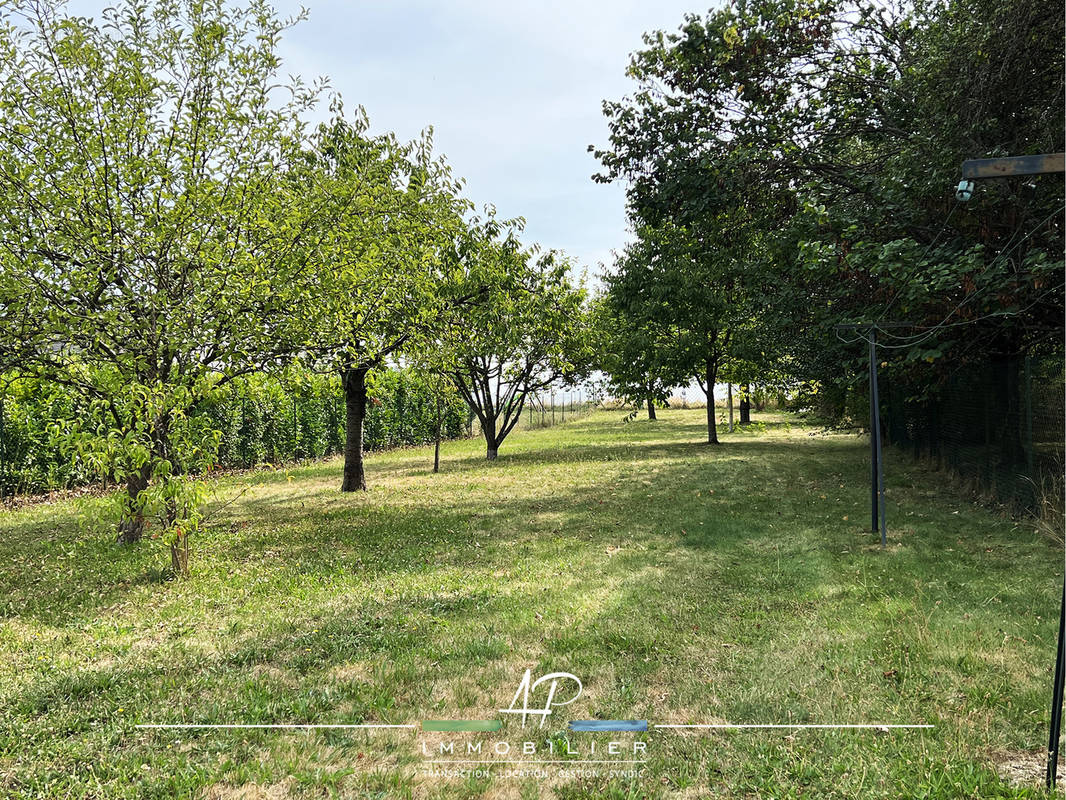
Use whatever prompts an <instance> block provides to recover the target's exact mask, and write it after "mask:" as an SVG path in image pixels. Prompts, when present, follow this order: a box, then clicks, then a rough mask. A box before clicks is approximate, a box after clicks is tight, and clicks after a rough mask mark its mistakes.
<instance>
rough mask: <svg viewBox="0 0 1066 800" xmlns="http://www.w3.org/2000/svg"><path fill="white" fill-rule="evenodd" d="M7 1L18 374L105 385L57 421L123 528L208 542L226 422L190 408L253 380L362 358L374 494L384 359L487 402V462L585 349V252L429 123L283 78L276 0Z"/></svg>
mask: <svg viewBox="0 0 1066 800" xmlns="http://www.w3.org/2000/svg"><path fill="white" fill-rule="evenodd" d="M0 9H2V10H0V14H2V16H0V373H2V374H4V375H6V376H9V377H10V376H15V377H31V378H34V379H37V380H46V381H49V382H53V383H55V384H56V385H60V386H64V387H67V388H68V389H69V390H70V391H72V392H75V393H77V394H79V395H80V396H82V397H84V398H85V400H86V401H87V402H89V403H91V405H92V413H87V414H86V415H85V416H84V418H83V422H81V423H79V424H74V425H68V426H65V428H66V429H64V430H56V431H54V434H55V436H56V437H58V438H59V439H61V440H62V442H63V444H64V447H65V452H68V453H69V454H70V458H72V459H78V460H79V462H80V463H84V464H90V465H91V466H92V467H93V468H94V469H95V470H96V471H97V472H98V473H99V474H101V475H106V476H109V477H110V478H111V479H113V480H116V481H118V482H120V483H121V485H123V486H124V488H125V491H124V492H121V493H120V494H119V496H118V500H117V502H118V503H119V504H120V513H119V517H120V520H119V522H118V538H119V541H121V542H127V543H128V542H136V541H138V540H139V539H140V538H141V537H142V535H143V533H144V530H145V526H146V524H149V523H153V524H158V525H159V526H160V527H161V528H162V529H163V530H164V531H165V533H166V536H167V537H168V539H169V541H170V542H171V543H172V548H173V550H174V553H175V558H176V559H178V556H179V555H180V554H181V553H182V552H187V538H186V537H187V536H188V535H189V533H190V532H192V531H194V530H196V528H197V526H198V525H199V524H200V521H201V519H202V511H201V508H202V506H203V502H204V499H205V495H204V492H205V487H204V484H203V483H202V482H199V481H197V480H194V479H193V478H191V477H190V473H194V472H196V471H198V470H200V469H203V468H207V467H209V466H210V465H211V464H212V463H214V462H215V460H216V448H217V441H218V436H217V431H212V430H210V429H205V428H204V427H203V426H196V425H190V424H189V415H190V412H191V411H192V410H193V409H196V408H199V407H202V406H203V405H204V404H205V403H208V404H209V403H210V402H211V401H212V399H213V398H216V397H218V396H219V395H220V393H222V392H223V390H224V389H226V387H227V385H228V384H230V383H231V382H233V381H235V380H237V379H238V378H241V377H242V376H248V375H252V374H254V373H257V372H261V371H275V370H281V369H288V368H292V365H293V364H296V365H298V366H299V367H300V368H301V369H303V370H306V371H309V372H314V373H323V374H335V375H339V376H340V379H341V384H342V386H343V393H344V403H345V444H344V455H345V459H344V475H343V481H342V483H341V489H342V490H343V491H354V490H365V489H366V486H367V484H366V475H365V471H364V467H363V428H364V422H365V420H366V415H367V403H368V397H369V395H368V386H370V385H371V383H372V381H373V376H374V372H375V370H378V369H380V368H382V367H383V366H384V365H386V364H387V363H390V362H397V361H402V362H403V363H405V364H407V365H408V366H411V367H414V368H417V369H419V370H420V371H422V372H424V373H425V374H426V375H431V376H436V379H437V380H438V381H439V386H440V390H439V391H440V393H441V403H439V404H438V409H439V408H440V407H441V405H442V404H443V403H444V401H445V394H444V393H445V392H446V391H452V392H457V393H458V394H459V395H460V396H461V397H462V398H463V399H465V400H466V402H467V403H468V404H469V405H470V408H471V409H472V410H473V412H474V413H475V414H476V415H477V417H478V419H479V420H480V422H481V429H482V431H483V433H484V436H485V443H486V452H487V456H488V458H490V459H492V458H495V457H496V454H497V451H498V449H499V447H500V444H501V443H502V442H503V440H504V439H505V438H506V436H507V434H508V433H509V432H510V431H511V430H512V429H513V427H514V425H515V424H516V422H517V420H518V418H519V416H520V414H521V411H522V408H523V405H524V404H525V402H526V399H527V397H528V396H529V394H530V393H531V392H534V391H536V390H538V389H539V388H542V387H544V386H546V385H548V384H549V383H552V382H553V381H558V380H566V379H568V378H572V377H573V376H575V375H577V374H579V373H580V371H581V370H582V369H583V368H584V367H585V366H586V364H587V363H588V360H589V355H590V353H589V344H588V342H589V338H588V326H587V323H586V321H585V316H584V293H583V290H582V289H580V288H579V287H577V286H575V285H574V284H573V283H572V280H571V277H570V272H571V269H572V267H573V266H574V265H573V264H571V263H570V262H569V261H568V260H567V259H566V258H565V257H563V256H561V255H560V254H559V253H556V252H546V253H541V252H539V251H538V250H537V248H535V247H530V246H527V245H524V244H523V243H522V242H521V241H520V239H519V236H520V234H521V232H522V221H521V220H520V219H514V220H502V219H498V218H497V217H496V215H495V212H494V210H493V209H491V208H489V209H487V210H486V211H485V212H484V213H481V214H475V213H474V209H473V208H472V206H471V203H470V202H469V201H468V200H466V199H465V198H464V197H463V195H462V193H461V192H462V184H461V181H460V180H458V179H457V178H456V177H455V176H453V175H452V173H451V171H450V169H449V167H448V166H447V164H446V163H445V162H444V160H443V159H441V158H440V157H438V156H436V155H435V154H434V152H433V148H432V140H431V137H430V135H429V134H428V133H427V134H425V135H423V136H422V137H421V138H419V139H417V140H416V141H413V142H401V141H399V140H398V139H397V138H396V137H395V136H393V135H372V134H371V133H370V131H369V128H368V123H367V119H366V117H365V115H364V114H363V113H362V111H361V110H360V111H358V112H355V113H349V112H348V111H347V110H346V109H345V107H344V105H343V103H342V102H341V99H340V98H339V97H337V96H336V95H331V94H329V93H328V87H327V86H326V85H325V84H324V83H321V82H320V83H315V84H312V85H307V84H305V83H303V82H301V81H300V80H299V79H290V80H289V81H287V82H285V81H282V80H281V78H279V75H281V74H282V65H281V62H280V60H279V57H278V43H279V39H280V37H281V36H282V34H283V33H284V32H285V31H286V29H287V28H288V27H289V26H291V25H293V24H296V23H298V22H299V18H295V19H288V20H282V19H280V18H279V17H278V16H277V15H276V14H275V12H274V11H273V10H272V9H271V8H270V7H269V6H268V5H267V4H266V3H265V2H262V1H261V0H250V2H249V3H248V4H247V5H237V6H235V5H233V4H231V3H228V2H225V0H206V1H205V2H204V1H201V0H147V1H145V0H121V2H119V3H118V5H117V6H116V7H114V8H112V9H109V10H107V11H106V12H104V13H103V15H102V18H101V19H100V20H99V21H94V20H91V19H86V18H80V17H74V16H69V15H67V14H66V13H65V12H64V9H63V6H62V5H58V4H54V3H52V2H50V1H45V0H14V2H10V3H6V4H4V5H3V6H2V7H0ZM327 100H328V114H327V115H326V116H327V121H326V122H323V123H320V124H311V123H310V122H309V119H310V118H311V116H312V114H313V113H314V112H315V110H316V108H317V106H318V105H319V104H321V103H323V102H324V101H327ZM448 387H450V389H449V388H448ZM438 418H439V414H438ZM101 420H103V422H101ZM89 421H92V422H91V424H90V422H89ZM177 464H181V465H183V466H184V470H182V471H181V473H180V474H179V470H177V469H176V468H175V467H176V465H177ZM179 560H180V559H179ZM175 563H176V564H178V560H176V562H175ZM180 566H181V567H182V568H183V567H184V564H183V562H182V564H181V565H180Z"/></svg>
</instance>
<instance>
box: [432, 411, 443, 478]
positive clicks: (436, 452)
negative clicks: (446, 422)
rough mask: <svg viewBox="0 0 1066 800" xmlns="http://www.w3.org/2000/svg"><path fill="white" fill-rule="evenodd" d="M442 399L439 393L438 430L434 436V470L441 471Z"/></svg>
mask: <svg viewBox="0 0 1066 800" xmlns="http://www.w3.org/2000/svg"><path fill="white" fill-rule="evenodd" d="M442 413H443V412H442V409H441V399H440V395H439V394H438V395H437V431H436V435H435V436H434V438H433V471H434V472H440V429H441V416H442Z"/></svg>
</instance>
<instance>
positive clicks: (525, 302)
mask: <svg viewBox="0 0 1066 800" xmlns="http://www.w3.org/2000/svg"><path fill="white" fill-rule="evenodd" d="M496 233H497V229H492V230H490V231H489V235H486V236H483V237H482V238H481V240H480V241H479V243H478V246H477V247H476V249H474V250H472V251H471V252H470V253H469V257H468V261H467V270H466V272H465V274H464V276H463V279H462V281H460V283H459V284H458V285H457V286H456V287H455V288H453V291H456V290H458V292H459V293H460V295H461V296H476V297H477V298H478V302H477V303H476V304H473V305H469V306H467V307H465V308H464V309H463V311H462V313H461V317H460V318H461V320H462V322H461V324H459V325H453V326H450V327H449V328H447V329H445V334H446V335H447V339H446V341H444V342H443V343H442V344H443V347H444V348H445V349H446V351H447V353H448V356H447V361H448V364H449V367H448V369H447V372H448V376H449V377H450V378H451V380H452V382H453V383H454V385H455V387H456V389H457V390H458V392H459V394H460V395H461V396H462V397H463V399H464V400H465V401H466V402H467V404H468V405H469V406H470V409H471V410H472V411H473V413H474V414H475V415H476V417H477V419H478V421H479V422H480V423H481V433H482V435H483V436H484V438H485V454H486V458H488V459H489V460H494V459H495V458H496V456H497V454H498V452H499V448H500V445H501V444H502V443H503V441H504V439H506V438H507V436H508V434H510V432H511V431H512V430H514V427H515V425H517V424H518V421H519V419H521V416H522V409H523V408H524V407H525V404H526V402H527V399H528V398H529V396H530V395H531V394H533V393H535V392H538V391H540V390H542V389H545V388H547V387H548V386H551V385H552V384H554V383H558V382H564V383H566V382H574V381H576V380H578V379H580V378H581V377H583V376H584V375H586V374H587V373H588V370H589V369H590V367H591V363H592V358H593V347H594V344H593V336H592V330H591V327H590V325H589V324H588V318H587V314H586V310H585V307H584V303H585V290H584V289H583V288H578V287H575V286H574V285H573V284H572V282H571V280H570V277H569V272H570V270H571V268H572V262H570V261H569V260H568V259H566V258H563V257H562V256H560V255H559V254H558V253H555V252H549V253H546V254H544V255H542V256H539V257H536V256H535V255H534V253H532V252H531V251H529V250H527V249H525V248H523V247H522V246H521V245H520V244H519V242H518V241H517V239H516V238H515V236H514V235H513V234H514V231H513V230H512V231H509V232H508V233H507V235H506V236H505V237H504V238H503V239H498V238H496V236H495V234H496Z"/></svg>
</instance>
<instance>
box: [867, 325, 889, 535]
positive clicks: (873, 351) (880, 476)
mask: <svg viewBox="0 0 1066 800" xmlns="http://www.w3.org/2000/svg"><path fill="white" fill-rule="evenodd" d="M870 358H871V361H870V394H871V395H872V400H871V403H872V405H873V407H872V409H871V412H870V413H871V416H872V418H873V435H874V440H875V441H876V452H877V506H876V508H877V509H879V510H880V512H881V519H880V522H881V547H884V546H885V545H886V544H887V541H888V532H887V530H886V528H885V464H884V459H883V453H882V447H881V397H880V394H879V393H878V391H877V329H876V328H870ZM875 524H876V520H875ZM875 530H876V528H875Z"/></svg>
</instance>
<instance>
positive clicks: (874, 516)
mask: <svg viewBox="0 0 1066 800" xmlns="http://www.w3.org/2000/svg"><path fill="white" fill-rule="evenodd" d="M876 336H877V333H876V332H875V331H874V329H873V328H872V327H871V328H870V530H871V531H873V532H874V533H877V528H878V510H877V500H878V496H879V492H878V486H879V484H878V480H877V476H878V472H879V470H878V462H879V460H880V454H879V453H878V452H877V451H878V447H877V445H878V444H879V442H878V438H879V437H878V435H877V431H878V425H879V423H880V420H879V419H878V413H877V378H876V377H875V376H876V375H877V345H876V344H875V341H876Z"/></svg>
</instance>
